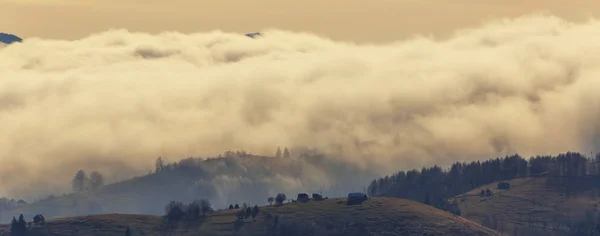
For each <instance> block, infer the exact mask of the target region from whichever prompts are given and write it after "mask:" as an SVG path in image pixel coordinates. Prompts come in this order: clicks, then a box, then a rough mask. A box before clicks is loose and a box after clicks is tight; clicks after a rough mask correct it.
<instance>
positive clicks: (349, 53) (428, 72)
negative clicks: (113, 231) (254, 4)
mask: <svg viewBox="0 0 600 236" xmlns="http://www.w3.org/2000/svg"><path fill="white" fill-rule="evenodd" d="M262 33H263V35H264V36H263V37H260V38H256V39H251V38H248V37H245V36H243V35H238V34H229V33H225V32H219V31H213V32H203V33H197V34H180V33H177V32H165V33H161V34H158V35H149V34H143V33H134V32H128V31H126V30H112V31H106V32H102V33H98V34H95V35H91V36H89V37H87V38H82V39H80V40H76V41H53V40H44V39H39V38H26V39H24V43H22V44H13V45H10V46H7V47H4V48H0V191H2V192H1V193H5V195H13V196H24V195H27V196H31V195H34V194H39V193H42V192H48V191H54V192H56V191H62V190H65V191H66V190H68V189H69V187H70V182H69V181H70V179H71V178H72V176H73V175H74V174H75V172H76V170H77V169H79V168H85V169H86V170H100V171H101V172H103V173H105V175H107V177H108V180H109V181H111V180H116V179H121V178H125V177H129V176H131V175H134V174H138V173H145V172H147V171H148V170H149V169H151V168H152V164H153V161H154V159H155V158H156V157H157V156H166V157H168V158H169V159H170V160H175V159H179V158H181V157H186V156H206V155H215V154H217V153H221V152H223V151H225V150H230V149H244V150H247V151H250V152H254V153H258V154H267V155H273V154H274V152H275V149H276V148H277V146H278V145H279V146H282V147H283V146H290V147H291V146H309V147H314V148H317V149H318V150H320V151H322V152H326V153H328V154H329V155H331V156H334V157H337V158H343V159H344V160H347V161H349V162H350V163H354V164H357V165H359V166H362V167H365V168H379V170H380V171H381V172H382V174H385V173H386V172H388V171H393V170H398V169H406V168H413V167H415V168H419V167H421V166H423V165H433V164H439V165H444V164H448V163H450V162H454V161H459V160H475V159H487V158H489V157H492V156H497V155H504V154H507V153H515V152H518V153H520V154H522V155H531V154H546V153H557V152H563V151H568V150H572V151H583V152H589V151H593V150H595V147H597V146H598V142H599V141H600V139H598V137H599V135H598V134H600V125H598V122H597V121H598V119H599V118H600V109H599V108H600V93H599V92H598V88H600V79H599V78H600V77H599V76H600V56H598V55H600V43H599V42H598V40H597V38H598V37H600V22H599V21H596V20H591V21H589V22H586V23H569V22H565V21H563V20H561V19H559V18H555V17H551V16H529V17H523V18H518V19H513V20H505V21H496V22H491V23H488V24H486V25H483V26H481V27H479V28H475V29H469V30H461V31H458V32H457V33H456V35H455V36H454V37H452V38H450V39H448V40H444V41H438V40H434V39H430V38H415V39H411V40H405V41H399V42H396V43H393V44H386V45H357V44H351V43H344V42H335V41H331V40H328V39H326V38H322V37H319V36H317V35H310V34H299V33H294V32H287V31H281V30H265V31H263V32H262ZM222 181H225V182H227V181H229V180H227V179H223V180H222Z"/></svg>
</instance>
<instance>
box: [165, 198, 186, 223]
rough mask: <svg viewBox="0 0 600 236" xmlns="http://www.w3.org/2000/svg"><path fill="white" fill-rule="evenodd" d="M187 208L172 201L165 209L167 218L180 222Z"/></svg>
mask: <svg viewBox="0 0 600 236" xmlns="http://www.w3.org/2000/svg"><path fill="white" fill-rule="evenodd" d="M184 209H185V206H184V205H183V203H181V202H178V201H171V202H169V204H167V206H166V207H165V216H166V217H167V219H169V220H180V219H182V218H183V217H184V216H185V212H184Z"/></svg>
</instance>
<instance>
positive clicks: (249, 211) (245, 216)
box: [244, 207, 252, 219]
mask: <svg viewBox="0 0 600 236" xmlns="http://www.w3.org/2000/svg"><path fill="white" fill-rule="evenodd" d="M250 216H252V207H247V208H246V214H244V219H248V218H250Z"/></svg>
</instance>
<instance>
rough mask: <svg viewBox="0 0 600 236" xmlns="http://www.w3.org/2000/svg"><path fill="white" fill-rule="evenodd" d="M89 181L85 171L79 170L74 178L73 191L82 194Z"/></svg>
mask: <svg viewBox="0 0 600 236" xmlns="http://www.w3.org/2000/svg"><path fill="white" fill-rule="evenodd" d="M87 180H88V177H87V174H86V173H85V171H84V170H79V171H77V173H76V174H75V177H73V191H74V192H81V191H83V190H84V189H85V183H86V181H87Z"/></svg>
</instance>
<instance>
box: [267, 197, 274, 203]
mask: <svg viewBox="0 0 600 236" xmlns="http://www.w3.org/2000/svg"><path fill="white" fill-rule="evenodd" d="M274 201H275V198H273V197H269V198H268V199H267V202H269V205H273V202H274Z"/></svg>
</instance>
